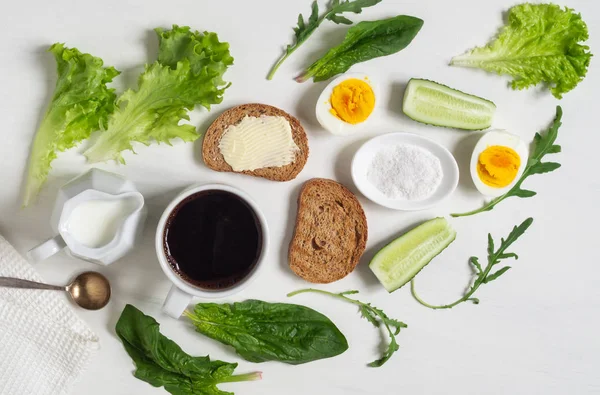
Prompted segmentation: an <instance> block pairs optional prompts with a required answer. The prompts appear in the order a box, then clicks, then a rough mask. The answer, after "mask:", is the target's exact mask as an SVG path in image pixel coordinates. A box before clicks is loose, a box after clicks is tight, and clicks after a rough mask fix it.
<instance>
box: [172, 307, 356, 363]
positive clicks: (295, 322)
mask: <svg viewBox="0 0 600 395" xmlns="http://www.w3.org/2000/svg"><path fill="white" fill-rule="evenodd" d="M184 315H185V316H186V317H188V318H189V319H190V320H191V321H192V323H193V324H194V326H195V327H196V331H198V332H200V333H202V334H203V335H206V336H208V337H210V338H212V339H215V340H218V341H220V342H221V343H223V344H227V345H230V346H232V347H234V348H235V350H236V352H237V353H238V354H239V355H240V356H241V357H242V358H244V359H245V360H247V361H250V362H265V361H281V362H285V363H289V364H294V365H295V364H301V363H306V362H311V361H315V360H318V359H323V358H330V357H334V356H336V355H339V354H341V353H343V352H344V351H346V350H347V349H348V342H347V341H346V338H345V337H344V335H343V334H342V333H341V332H340V331H339V329H338V328H337V327H336V326H335V324H334V323H333V322H331V321H330V320H329V318H327V317H325V316H324V315H323V314H321V313H319V312H317V311H315V310H313V309H310V308H308V307H305V306H299V305H294V304H286V303H267V302H263V301H260V300H246V301H244V302H241V303H233V304H216V303H199V304H197V305H196V306H195V307H194V311H193V312H191V311H186V312H185V313H184Z"/></svg>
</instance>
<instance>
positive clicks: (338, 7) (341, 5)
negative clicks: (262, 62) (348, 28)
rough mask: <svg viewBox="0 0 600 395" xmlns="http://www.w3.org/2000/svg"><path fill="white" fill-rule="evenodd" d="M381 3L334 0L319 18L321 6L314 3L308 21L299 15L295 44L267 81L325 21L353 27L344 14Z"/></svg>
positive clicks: (376, 1)
mask: <svg viewBox="0 0 600 395" xmlns="http://www.w3.org/2000/svg"><path fill="white" fill-rule="evenodd" d="M379 2H381V0H341V1H340V0H332V1H331V3H330V4H329V9H328V10H327V12H326V13H325V14H323V15H322V16H320V17H319V5H318V4H317V0H315V1H313V2H312V5H311V13H310V16H309V17H308V21H307V22H304V17H303V16H302V14H300V15H298V26H297V27H295V28H294V33H295V42H294V43H293V44H290V45H288V46H287V47H286V49H285V52H284V54H283V55H282V56H281V58H279V60H277V62H275V64H274V65H273V67H272V68H271V71H270V72H269V74H268V75H267V79H268V80H272V79H273V76H274V75H275V72H277V69H279V66H281V64H282V63H283V62H284V61H285V60H286V59H287V58H288V57H289V56H290V55H291V54H293V53H294V51H296V50H297V49H298V48H299V47H300V46H301V45H302V44H303V43H304V42H305V41H306V40H308V38H309V37H310V36H311V35H312V34H313V33H314V32H315V30H317V28H318V27H319V26H320V25H321V23H322V22H323V21H324V20H325V19H327V20H330V21H331V22H333V23H337V24H342V25H351V24H352V21H351V20H350V19H348V18H346V17H344V16H343V15H342V14H343V13H345V12H353V13H355V14H360V13H361V12H362V10H363V8H367V7H372V6H374V5H375V4H377V3H379Z"/></svg>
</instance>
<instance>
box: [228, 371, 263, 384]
mask: <svg viewBox="0 0 600 395" xmlns="http://www.w3.org/2000/svg"><path fill="white" fill-rule="evenodd" d="M261 379H262V372H254V373H246V374H236V375H234V376H229V377H227V378H224V379H222V380H220V381H219V382H221V383H236V382H239V381H256V380H261Z"/></svg>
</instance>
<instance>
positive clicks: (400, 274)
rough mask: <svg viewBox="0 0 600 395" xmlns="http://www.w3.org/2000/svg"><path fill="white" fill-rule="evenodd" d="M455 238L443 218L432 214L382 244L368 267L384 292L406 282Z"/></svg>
mask: <svg viewBox="0 0 600 395" xmlns="http://www.w3.org/2000/svg"><path fill="white" fill-rule="evenodd" d="M455 238H456V231H455V230H454V229H452V227H451V226H450V223H448V221H447V220H446V219H445V218H434V219H431V220H429V221H427V222H425V223H424V224H421V225H419V226H417V227H416V228H414V229H412V230H410V231H409V232H407V233H405V234H403V235H402V236H400V237H398V238H397V239H396V240H394V241H392V242H391V243H390V244H388V245H387V246H385V247H383V248H382V249H381V250H380V251H379V252H378V253H377V254H376V255H375V256H374V257H373V259H372V260H371V263H370V264H369V267H370V268H371V270H372V271H373V273H375V276H377V278H378V279H379V281H380V282H381V284H382V285H383V286H384V287H385V289H386V290H387V291H388V292H393V291H395V290H397V289H398V288H400V287H401V286H403V285H404V284H406V283H407V282H409V281H410V280H411V279H412V278H413V277H414V276H416V275H417V273H419V272H420V271H421V269H423V268H424V267H425V266H426V265H427V264H428V263H429V262H430V261H431V260H432V259H433V258H435V257H436V255H438V254H439V253H440V252H442V251H443V250H444V249H445V248H446V247H448V246H449V245H450V243H452V242H453V241H454V239H455Z"/></svg>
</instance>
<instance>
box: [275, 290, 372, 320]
mask: <svg viewBox="0 0 600 395" xmlns="http://www.w3.org/2000/svg"><path fill="white" fill-rule="evenodd" d="M307 292H314V293H318V294H323V295H329V296H333V297H334V298H337V299H341V300H345V301H346V302H350V303H352V304H354V305H357V306H364V305H365V304H364V303H362V302H359V301H358V300H354V299H350V298H347V297H345V296H344V295H340V294H334V293H332V292H327V291H322V290H320V289H315V288H305V289H299V290H298V291H294V292H290V293H289V294H287V297H288V298H291V297H292V296H295V295H298V294H302V293H307ZM377 315H379V314H377Z"/></svg>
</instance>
